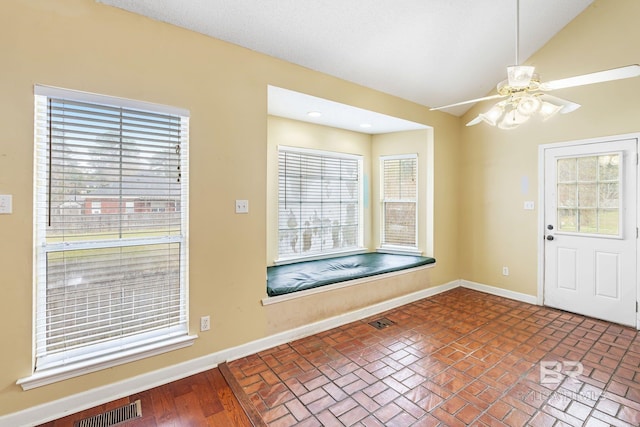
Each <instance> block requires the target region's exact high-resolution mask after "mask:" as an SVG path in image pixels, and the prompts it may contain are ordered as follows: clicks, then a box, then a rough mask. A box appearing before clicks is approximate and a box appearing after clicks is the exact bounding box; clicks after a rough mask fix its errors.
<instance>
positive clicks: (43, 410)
mask: <svg viewBox="0 0 640 427" xmlns="http://www.w3.org/2000/svg"><path fill="white" fill-rule="evenodd" d="M459 286H460V281H458V280H454V281H452V282H449V283H445V284H443V285H439V286H434V287H432V288H427V289H423V290H421V291H417V292H413V293H411V294H408V295H404V296H401V297H398V298H394V299H391V300H388V301H384V302H382V303H378V304H374V305H372V306H369V307H365V308H362V309H359V310H355V311H352V312H349V313H345V314H342V315H339V316H335V317H331V318H329V319H325V320H321V321H319V322H315V323H312V324H309V325H305V326H301V327H298V328H294V329H291V330H288V331H285V332H281V333H278V334H275V335H271V336H269V337H265V338H262V339H259V340H256V341H252V342H249V343H246V344H243V345H240V346H237V347H233V348H229V349H226V350H222V351H219V352H216V353H211V354H208V355H206V356H203V357H199V358H197V359H193V360H189V361H187V362H183V363H179V364H177V365H173V366H169V367H166V368H162V369H159V370H157V371H153V372H149V373H146V374H142V375H138V376H137V377H133V378H128V379H126V380H123V381H119V382H117V383H113V384H109V385H106V386H102V387H98V388H94V389H91V390H87V391H85V392H82V393H78V394H75V395H71V396H67V397H63V398H62V399H58V400H54V401H51V402H47V403H44V404H42V405H38V406H34V407H31V408H28V409H25V410H22V411H19V412H14V413H12V414H7V415H3V416H0V427H13V426H36V425H39V424H43V423H45V422H48V421H51V420H55V419H58V418H62V417H65V416H67V415H70V414H72V413H75V412H78V411H83V410H85V409H89V408H92V407H94V406H96V405H100V404H103V403H106V402H111V401H114V400H117V399H120V398H123V397H126V396H130V395H132V394H135V393H139V392H142V391H145V390H149V389H151V388H154V387H157V386H160V385H163V384H167V383H170V382H172V381H177V380H180V379H183V378H186V377H188V376H191V375H194V374H197V373H200V372H204V371H206V370H209V369H212V368H215V367H216V366H218V364H220V363H222V362H225V361H231V360H237V359H240V358H242V357H245V356H248V355H251V354H255V353H258V352H260V351H263V350H266V349H269V348H273V347H276V346H278V345H281V344H285V343H288V342H290V341H293V340H296V339H300V338H303V337H306V336H310V335H313V334H317V333H319V332H323V331H326V330H329V329H332V328H335V327H337V326H341V325H344V324H346V323H349V322H353V321H356V320H361V319H364V318H367V317H369V316H372V315H375V314H378V313H382V312H384V311H387V310H391V309H394V308H396V307H401V306H403V305H406V304H409V303H412V302H414V301H418V300H421V299H423V298H427V297H430V296H433V295H437V294H439V293H442V292H445V291H448V290H451V289H454V288H457V287H459Z"/></svg>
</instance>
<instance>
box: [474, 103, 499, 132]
mask: <svg viewBox="0 0 640 427" xmlns="http://www.w3.org/2000/svg"><path fill="white" fill-rule="evenodd" d="M503 114H504V104H503V103H502V102H498V103H497V104H496V105H494V106H493V107H491V109H490V110H489V111H487V112H486V113H481V114H480V115H479V116H478V117H480V118H481V119H482V120H483V121H484V122H485V123H487V124H490V125H491V126H495V125H496V124H497V123H498V120H500V118H501V117H502V115H503ZM474 124H475V123H474Z"/></svg>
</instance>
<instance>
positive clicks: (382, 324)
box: [369, 317, 395, 329]
mask: <svg viewBox="0 0 640 427" xmlns="http://www.w3.org/2000/svg"><path fill="white" fill-rule="evenodd" d="M369 324H370V325H371V326H373V327H374V328H376V329H384V328H386V327H387V326H391V325H394V324H395V323H393V322H392V321H391V320H389V319H387V318H386V317H383V318H381V319H378V320H374V321H373V322H369Z"/></svg>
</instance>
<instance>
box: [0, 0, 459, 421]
mask: <svg viewBox="0 0 640 427" xmlns="http://www.w3.org/2000/svg"><path fill="white" fill-rule="evenodd" d="M0 52H2V66H1V67H0V89H1V90H0V93H1V94H2V100H1V102H0V129H2V132H1V133H0V193H1V194H12V195H13V203H14V212H13V214H12V215H2V216H0V271H2V278H1V279H0V284H1V285H2V292H3V295H2V299H0V324H2V325H4V326H3V328H2V329H0V330H1V331H2V332H1V333H0V334H1V335H0V336H1V338H2V340H3V342H4V343H10V345H7V344H5V348H4V349H3V351H2V352H0V415H3V414H8V413H12V412H15V411H18V410H22V409H26V408H29V407H32V406H35V405H38V404H42V403H46V402H50V401H54V400H56V399H59V398H63V397H66V396H70V395H73V394H76V393H81V392H83V391H85V390H88V389H92V388H95V387H100V386H104V385H107V384H112V383H115V382H118V381H121V380H123V379H127V378H131V377H134V376H136V375H140V374H144V373H147V372H151V371H154V370H157V369H162V368H165V367H168V366H172V365H174V364H177V363H180V362H186V361H189V360H194V359H196V358H199V357H202V356H205V355H207V354H210V353H212V352H216V351H220V350H223V349H227V348H230V347H232V346H236V345H241V344H243V343H247V342H250V341H252V340H255V339H258V338H262V337H265V336H266V335H268V334H269V333H272V332H273V331H277V330H282V329H287V328H288V327H294V326H296V325H299V324H304V323H305V322H308V321H312V319H316V320H317V319H322V318H326V317H328V316H332V315H336V314H341V313H345V312H348V311H351V310H354V309H356V308H359V307H363V306H365V305H367V304H371V303H373V302H376V301H381V300H383V299H387V298H392V297H395V296H399V295H402V294H404V293H407V292H410V291H412V290H415V289H422V288H425V287H427V286H432V285H438V284H442V283H447V282H449V281H452V280H455V279H457V278H458V277H459V276H460V275H459V271H458V249H457V245H456V243H457V242H458V238H457V227H458V220H457V209H458V208H457V205H458V202H457V194H459V179H458V176H459V157H460V150H459V149H460V143H459V139H460V136H459V135H460V134H459V132H460V126H459V119H458V118H455V117H452V116H449V115H447V114H444V113H433V112H429V111H428V109H427V108H425V107H422V106H418V105H416V104H413V103H410V102H408V101H404V100H402V99H399V98H395V97H392V96H389V95H386V94H383V93H380V92H376V91H373V90H370V89H366V88H363V87H360V86H357V85H354V84H352V83H348V82H345V81H342V80H339V79H336V78H333V77H330V76H327V75H323V74H320V73H317V72H313V71H311V70H308V69H304V68H302V67H298V66H295V65H292V64H288V63H285V62H282V61H279V60H276V59H273V58H269V57H266V56H264V55H260V54H257V53H255V52H252V51H250V50H247V49H243V48H239V47H237V46H233V45H230V44H227V43H223V42H221V41H217V40H214V39H211V38H208V37H205V36H202V35H199V34H196V33H193V32H189V31H186V30H182V29H179V28H176V27H173V26H170V25H167V24H163V23H159V22H155V21H152V20H149V19H146V18H143V17H140V16H137V15H134V14H131V13H128V12H124V11H122V10H119V9H115V8H111V7H107V6H104V5H102V4H98V3H96V2H94V1H93V0H56V1H51V0H29V1H24V0H5V1H4V2H3V4H2V13H1V14H0ZM34 84H44V85H51V86H59V87H64V88H69V89H75V90H83V91H87V92H95V93H100V94H105V95H110V96H120V97H125V98H132V99H137V100H142V101H148V102H156V103H160V104H168V105H173V106H177V107H182V108H186V109H188V110H190V112H191V176H190V178H191V179H190V182H191V203H190V227H191V231H192V232H191V236H190V256H191V258H190V266H189V270H190V320H191V325H192V329H193V332H194V333H195V332H197V331H196V329H195V325H197V324H198V322H197V319H198V318H199V317H200V316H203V315H206V314H209V315H211V323H212V330H211V331H209V332H205V333H199V335H200V337H199V338H198V339H197V340H196V342H195V344H194V345H193V346H192V347H189V348H187V349H182V350H176V351H173V352H170V353H167V354H164V355H161V356H156V357H152V358H148V359H145V360H142V361H138V362H134V363H129V364H127V365H123V366H119V367H116V368H111V369H108V370H104V371H100V372H96V373H92V374H88V375H84V376H82V377H79V378H75V379H71V380H67V381H63V382H60V383H57V384H52V385H49V386H44V387H41V388H37V389H34V390H30V391H28V392H24V391H22V389H21V388H20V387H19V386H17V385H15V381H16V380H17V379H18V378H21V377H25V376H28V375H29V374H30V373H31V369H32V306H33V285H32V269H33V264H32V251H33V238H32V220H33V216H32V209H33V206H32V200H33V191H32V187H33V179H32V176H33V86H34ZM269 84H271V85H274V86H279V87H284V88H287V89H291V90H296V91H300V92H304V93H308V94H311V95H314V96H319V97H323V98H327V99H330V100H333V101H336V102H341V103H345V104H350V105H354V106H356V107H359V108H365V109H371V110H374V111H376V112H380V113H383V114H387V115H391V116H395V117H399V118H403V119H406V120H411V121H414V122H418V123H423V124H426V125H429V126H432V127H433V129H434V152H435V153H434V157H435V158H437V159H438V161H437V162H436V164H435V166H434V183H435V188H434V197H435V213H434V218H435V225H434V228H435V234H434V237H435V242H434V247H435V248H436V249H435V251H436V252H435V255H436V256H437V258H438V264H437V266H436V267H434V268H432V269H429V270H425V271H423V272H420V274H418V273H415V274H413V275H407V276H406V277H403V278H402V279H399V280H397V281H394V283H393V284H392V285H390V286H380V285H375V284H374V285H372V286H367V287H365V286H359V287H353V288H350V289H345V290H340V291H336V292H331V293H329V294H326V296H325V297H322V298H320V297H319V298H306V299H305V301H302V302H299V303H298V304H276V305H273V306H270V307H268V308H267V307H263V306H262V305H261V304H260V299H261V298H262V297H263V296H264V294H265V279H264V278H265V260H266V259H267V255H266V251H267V244H266V200H267V198H268V197H272V195H271V194H268V193H267V191H266V184H265V177H266V165H267V111H266V108H267V99H266V97H267V85H269ZM235 199H248V200H249V202H250V207H251V211H250V213H249V214H248V215H235V214H234V200H235ZM307 308H312V310H309V311H310V312H309V313H307ZM303 313H304V316H303V315H302V314H303Z"/></svg>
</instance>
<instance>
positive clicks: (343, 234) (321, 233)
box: [278, 147, 361, 259]
mask: <svg viewBox="0 0 640 427" xmlns="http://www.w3.org/2000/svg"><path fill="white" fill-rule="evenodd" d="M360 175H361V158H360V157H358V156H346V155H339V154H337V153H330V152H321V151H317V152H315V151H314V152H309V151H305V152H301V151H298V150H296V149H289V148H285V147H281V148H280V150H279V153H278V177H279V179H278V201H279V213H278V234H279V257H280V258H281V259H286V258H289V259H292V258H297V257H302V256H307V255H317V254H325V253H332V252H338V251H344V250H348V249H355V248H358V247H359V245H360V240H361V236H360V197H361V196H360V193H361V189H360V186H361V183H360Z"/></svg>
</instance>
